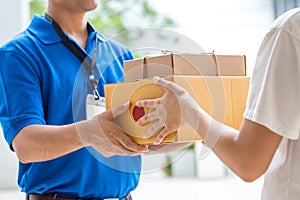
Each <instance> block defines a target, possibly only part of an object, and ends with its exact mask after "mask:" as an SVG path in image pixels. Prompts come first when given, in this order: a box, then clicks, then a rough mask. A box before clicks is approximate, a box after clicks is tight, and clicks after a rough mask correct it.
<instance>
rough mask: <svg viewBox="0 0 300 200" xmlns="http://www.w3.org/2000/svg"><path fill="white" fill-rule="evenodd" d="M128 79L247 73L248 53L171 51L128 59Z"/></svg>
mask: <svg viewBox="0 0 300 200" xmlns="http://www.w3.org/2000/svg"><path fill="white" fill-rule="evenodd" d="M124 72H125V77H124V79H125V82H126V81H134V80H137V79H142V78H151V77H153V76H168V75H194V76H246V56H244V55H216V54H213V53H209V54H187V53H186V54H179V53H170V54H164V55H159V56H149V57H144V58H139V59H135V60H130V61H125V62H124Z"/></svg>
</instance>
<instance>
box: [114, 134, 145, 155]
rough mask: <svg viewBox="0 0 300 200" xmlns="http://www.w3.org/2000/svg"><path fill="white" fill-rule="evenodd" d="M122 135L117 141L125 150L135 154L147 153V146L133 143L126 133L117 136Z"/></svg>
mask: <svg viewBox="0 0 300 200" xmlns="http://www.w3.org/2000/svg"><path fill="white" fill-rule="evenodd" d="M119 135H122V136H120V137H119V138H117V140H118V141H119V143H120V144H121V145H122V146H123V147H125V149H126V150H127V151H128V150H130V151H132V152H135V153H146V152H148V151H149V150H148V146H147V145H139V144H137V143H135V142H134V141H133V140H132V139H131V138H130V137H129V136H128V135H127V134H126V133H123V134H119Z"/></svg>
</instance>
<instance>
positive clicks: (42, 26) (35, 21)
mask: <svg viewBox="0 0 300 200" xmlns="http://www.w3.org/2000/svg"><path fill="white" fill-rule="evenodd" d="M28 30H29V31H30V32H32V33H33V34H34V35H35V36H36V37H37V38H39V39H40V40H41V41H42V42H43V43H44V44H54V43H58V42H61V41H62V40H61V38H60V37H59V35H58V34H57V33H56V31H55V29H54V27H53V26H52V24H51V22H50V21H49V20H47V19H46V18H45V17H44V16H42V15H34V16H33V18H32V21H31V23H30V25H29V27H28ZM88 32H89V34H93V35H97V37H98V39H99V41H102V42H105V41H106V39H105V38H104V37H103V36H102V35H100V34H98V33H97V32H96V31H95V29H94V27H93V26H92V25H91V24H90V23H88Z"/></svg>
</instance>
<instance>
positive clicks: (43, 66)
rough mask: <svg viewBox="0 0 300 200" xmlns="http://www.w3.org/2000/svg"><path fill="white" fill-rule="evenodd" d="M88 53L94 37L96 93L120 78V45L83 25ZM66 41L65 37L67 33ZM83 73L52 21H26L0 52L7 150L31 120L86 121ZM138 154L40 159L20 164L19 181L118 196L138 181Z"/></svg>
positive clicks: (26, 186)
mask: <svg viewBox="0 0 300 200" xmlns="http://www.w3.org/2000/svg"><path fill="white" fill-rule="evenodd" d="M89 32H90V33H89V38H88V40H87V45H86V49H83V51H84V52H85V53H86V54H88V55H90V54H91V53H92V52H93V49H94V46H95V41H96V40H95V38H96V37H98V41H99V43H98V46H99V50H98V53H99V55H98V59H97V67H96V68H95V69H94V70H93V72H94V74H95V76H96V77H97V79H99V80H100V81H99V87H98V90H99V93H100V94H101V95H102V96H103V95H104V92H103V86H104V85H105V84H107V83H114V82H119V81H122V80H123V61H124V60H128V59H132V54H131V52H130V51H129V50H128V49H127V48H125V47H124V46H122V45H120V44H118V43H116V42H114V41H112V40H110V39H108V38H106V37H104V36H102V35H100V34H99V33H96V32H95V31H94V29H93V28H92V27H91V26H90V25H89ZM70 39H71V38H70ZM87 81H88V72H87V70H86V69H85V68H84V67H83V66H81V62H80V61H79V59H78V58H77V57H76V56H75V55H74V54H73V53H72V52H71V51H70V50H69V49H68V48H67V47H66V46H65V45H64V44H63V42H62V40H61V38H60V37H59V36H58V34H57V33H56V31H55V30H54V28H53V26H52V25H51V23H50V22H49V21H48V20H46V19H45V18H44V17H43V16H37V15H36V16H34V17H33V20H32V22H31V24H30V26H29V27H28V28H27V29H26V30H25V31H24V32H22V33H20V34H18V35H17V36H15V37H14V38H13V39H12V40H11V41H10V42H9V43H7V44H6V45H4V46H3V47H1V49H0V102H1V103H0V122H1V126H2V128H3V132H4V136H5V139H6V141H7V142H8V144H9V145H10V147H11V148H12V146H11V144H12V140H13V138H14V137H15V136H16V135H17V134H18V132H19V131H20V130H21V129H22V128H23V127H25V126H27V125H30V124H45V125H46V124H47V125H65V124H71V123H73V122H75V121H79V120H83V119H85V97H86V95H87V94H88V93H89V92H90V91H89V89H88V86H87ZM140 168H141V161H140V157H139V156H136V157H129V156H128V157H126V156H113V157H109V158H106V157H103V156H102V155H100V154H99V153H98V152H97V151H95V150H94V149H93V148H92V147H86V148H82V149H80V150H78V151H75V152H72V153H70V154H67V155H64V156H62V157H60V158H57V159H53V160H50V161H45V162H37V163H30V164H22V163H20V164H19V175H18V184H19V186H20V187H21V188H22V191H23V192H26V193H60V194H64V195H69V196H76V197H81V198H108V197H118V198H121V197H124V196H125V195H126V194H128V193H129V192H130V191H132V190H134V189H135V188H136V186H137V184H138V181H139V175H140V174H139V173H140Z"/></svg>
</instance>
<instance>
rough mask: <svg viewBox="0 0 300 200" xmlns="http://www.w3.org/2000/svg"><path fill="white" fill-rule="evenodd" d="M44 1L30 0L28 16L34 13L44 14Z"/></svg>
mask: <svg viewBox="0 0 300 200" xmlns="http://www.w3.org/2000/svg"><path fill="white" fill-rule="evenodd" d="M46 4H47V3H46V1H45V0H30V2H29V6H30V18H32V16H33V15H34V14H44V13H45V11H46Z"/></svg>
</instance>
